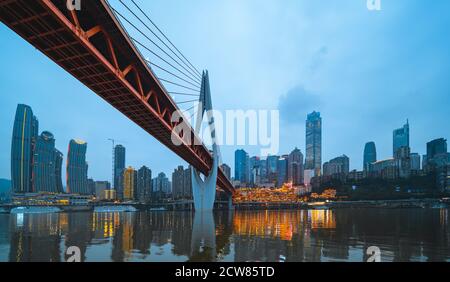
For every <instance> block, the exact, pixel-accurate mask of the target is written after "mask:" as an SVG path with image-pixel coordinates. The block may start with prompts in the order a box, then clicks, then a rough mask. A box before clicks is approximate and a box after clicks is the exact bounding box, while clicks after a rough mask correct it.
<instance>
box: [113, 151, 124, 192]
mask: <svg viewBox="0 0 450 282" xmlns="http://www.w3.org/2000/svg"><path fill="white" fill-rule="evenodd" d="M125 153H126V150H125V147H124V146H122V145H116V146H115V147H114V181H113V188H114V189H116V190H117V191H118V193H122V188H123V187H121V186H122V185H121V183H120V180H121V175H122V174H123V171H124V169H125Z"/></svg>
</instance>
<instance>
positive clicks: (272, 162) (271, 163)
mask: <svg viewBox="0 0 450 282" xmlns="http://www.w3.org/2000/svg"><path fill="white" fill-rule="evenodd" d="M279 158H280V157H279V156H267V160H266V167H267V173H266V178H267V181H268V182H270V183H276V181H277V163H278V159H279Z"/></svg>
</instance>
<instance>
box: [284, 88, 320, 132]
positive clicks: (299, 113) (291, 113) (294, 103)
mask: <svg viewBox="0 0 450 282" xmlns="http://www.w3.org/2000/svg"><path fill="white" fill-rule="evenodd" d="M320 105H321V102H320V98H319V96H318V95H316V94H314V93H312V92H310V91H308V90H306V89H305V88H304V87H303V86H297V87H295V88H293V89H291V90H289V91H288V92H287V93H286V94H285V95H282V96H280V98H279V100H278V110H279V111H280V117H281V121H284V122H286V123H288V124H298V123H303V122H304V121H305V119H306V114H307V113H308V112H312V111H314V110H320V109H319V107H320Z"/></svg>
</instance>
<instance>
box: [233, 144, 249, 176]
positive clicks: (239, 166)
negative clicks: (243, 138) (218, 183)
mask: <svg viewBox="0 0 450 282" xmlns="http://www.w3.org/2000/svg"><path fill="white" fill-rule="evenodd" d="M249 167H250V164H249V157H248V154H247V152H246V151H244V150H236V151H235V152H234V179H235V180H238V181H240V182H241V183H246V184H247V183H248V182H249V180H250V179H249Z"/></svg>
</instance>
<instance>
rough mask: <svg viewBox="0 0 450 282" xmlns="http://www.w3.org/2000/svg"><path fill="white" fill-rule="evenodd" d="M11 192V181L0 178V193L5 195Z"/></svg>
mask: <svg viewBox="0 0 450 282" xmlns="http://www.w3.org/2000/svg"><path fill="white" fill-rule="evenodd" d="M10 190H11V180H8V179H3V178H0V193H6V192H9V191H10Z"/></svg>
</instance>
